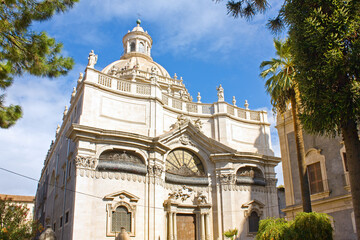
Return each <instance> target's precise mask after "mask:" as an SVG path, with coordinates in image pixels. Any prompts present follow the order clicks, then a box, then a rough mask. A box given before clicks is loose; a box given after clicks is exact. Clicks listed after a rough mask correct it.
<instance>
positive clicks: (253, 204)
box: [241, 199, 265, 209]
mask: <svg viewBox="0 0 360 240" xmlns="http://www.w3.org/2000/svg"><path fill="white" fill-rule="evenodd" d="M264 206H265V204H263V203H262V202H260V201H258V200H256V199H254V200H251V201H250V202H248V203H245V204H243V205H241V207H242V208H250V207H257V208H259V209H261V208H263V207H264Z"/></svg>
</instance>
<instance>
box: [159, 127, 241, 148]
mask: <svg viewBox="0 0 360 240" xmlns="http://www.w3.org/2000/svg"><path fill="white" fill-rule="evenodd" d="M157 141H158V142H160V143H161V144H163V145H166V146H168V147H169V148H172V147H171V145H173V144H175V143H180V144H182V145H184V146H186V145H190V146H194V147H198V148H202V149H204V150H206V151H207V152H210V153H235V152H236V150H235V149H233V148H230V147H228V146H226V145H224V144H222V143H220V142H218V141H216V140H214V139H212V138H209V137H207V136H206V135H205V134H204V133H203V132H201V131H200V130H199V129H198V128H197V127H196V126H195V125H194V124H193V123H192V122H190V121H189V122H186V123H185V124H183V125H182V126H180V127H177V128H174V129H172V130H171V131H169V132H166V133H165V134H163V135H160V136H159V137H158V138H157Z"/></svg>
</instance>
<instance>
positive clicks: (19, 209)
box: [0, 199, 43, 240]
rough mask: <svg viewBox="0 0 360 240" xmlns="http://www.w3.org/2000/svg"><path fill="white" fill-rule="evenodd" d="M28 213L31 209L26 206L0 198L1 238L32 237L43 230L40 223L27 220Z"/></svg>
mask: <svg viewBox="0 0 360 240" xmlns="http://www.w3.org/2000/svg"><path fill="white" fill-rule="evenodd" d="M28 214H29V209H27V208H26V207H25V206H22V205H17V204H14V203H11V202H10V201H8V200H6V199H5V200H4V199H0V239H1V240H19V239H32V238H33V237H35V235H36V234H37V233H39V232H41V231H42V230H43V228H42V226H41V225H40V224H38V223H37V222H35V221H33V220H26V216H27V215H28Z"/></svg>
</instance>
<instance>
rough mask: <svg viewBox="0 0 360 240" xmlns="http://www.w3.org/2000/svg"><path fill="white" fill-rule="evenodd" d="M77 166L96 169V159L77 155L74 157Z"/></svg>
mask: <svg viewBox="0 0 360 240" xmlns="http://www.w3.org/2000/svg"><path fill="white" fill-rule="evenodd" d="M74 161H75V165H76V167H80V168H88V169H94V168H95V164H96V159H95V158H92V157H84V156H76V158H75V159H74Z"/></svg>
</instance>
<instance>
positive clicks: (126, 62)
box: [102, 56, 170, 78]
mask: <svg viewBox="0 0 360 240" xmlns="http://www.w3.org/2000/svg"><path fill="white" fill-rule="evenodd" d="M114 67H115V68H116V69H117V70H119V71H122V70H127V69H133V68H134V67H135V68H136V69H138V70H141V71H145V72H151V69H152V68H154V67H155V68H156V70H155V72H156V73H157V74H158V75H160V76H163V77H167V78H170V75H169V73H168V72H167V71H166V70H165V68H164V67H163V66H161V65H160V64H158V63H156V62H154V61H152V60H149V59H147V58H144V57H141V56H133V57H130V58H127V59H120V60H117V61H115V62H113V63H111V64H109V65H108V66H106V67H105V68H104V69H103V70H102V72H103V73H105V74H110V72H111V70H112V69H113V68H114Z"/></svg>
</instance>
